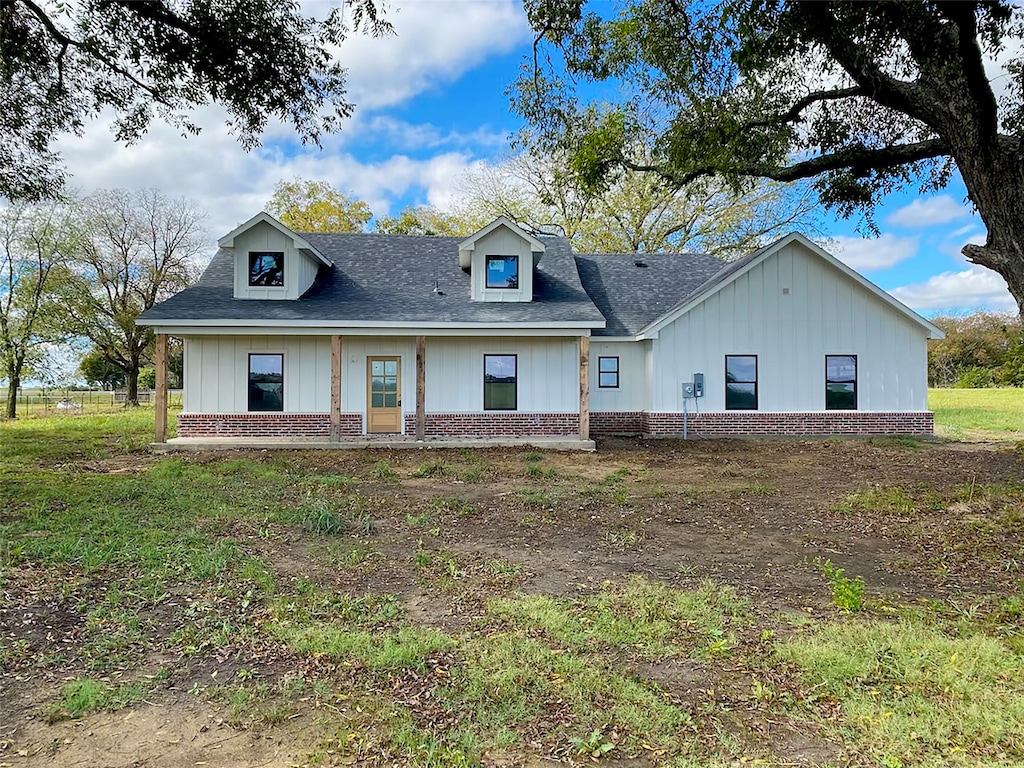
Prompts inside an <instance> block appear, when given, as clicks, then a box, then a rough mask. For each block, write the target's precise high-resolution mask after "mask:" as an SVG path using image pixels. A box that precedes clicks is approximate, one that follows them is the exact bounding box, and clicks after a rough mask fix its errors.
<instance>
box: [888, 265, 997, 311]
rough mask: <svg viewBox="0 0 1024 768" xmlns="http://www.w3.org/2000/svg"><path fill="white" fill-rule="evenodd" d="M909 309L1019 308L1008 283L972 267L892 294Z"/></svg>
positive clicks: (899, 289) (989, 272) (982, 268)
mask: <svg viewBox="0 0 1024 768" xmlns="http://www.w3.org/2000/svg"><path fill="white" fill-rule="evenodd" d="M889 293H891V294H892V295H893V296H895V297H896V298H897V299H899V300H900V301H902V302H903V303H904V304H906V305H907V306H908V307H910V308H912V309H915V310H918V311H919V312H920V311H927V310H939V309H941V310H974V309H989V310H998V311H1002V310H1007V311H1016V310H1017V304H1016V302H1015V301H1014V300H1013V296H1011V295H1010V292H1009V291H1008V290H1007V289H1006V281H1005V280H1003V278H1002V277H1000V276H999V275H998V274H996V273H995V272H993V271H992V270H990V269H985V267H979V266H977V265H971V267H970V268H969V269H965V270H963V271H961V272H943V273H941V274H938V275H934V276H932V277H929V278H928V279H927V280H925V281H924V282H923V283H915V284H913V285H904V286H901V287H899V288H894V289H893V290H891V291H889Z"/></svg>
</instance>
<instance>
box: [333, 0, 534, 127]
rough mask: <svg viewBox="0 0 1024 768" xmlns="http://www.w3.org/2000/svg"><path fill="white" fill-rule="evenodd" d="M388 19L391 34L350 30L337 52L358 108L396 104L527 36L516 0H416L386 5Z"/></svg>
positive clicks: (510, 48) (523, 15) (449, 79)
mask: <svg viewBox="0 0 1024 768" xmlns="http://www.w3.org/2000/svg"><path fill="white" fill-rule="evenodd" d="M387 19H388V21H390V22H391V24H392V26H394V29H395V34H394V35H391V36H388V37H383V38H373V37H367V36H366V35H353V36H351V37H349V39H347V40H346V41H345V42H344V43H343V44H342V45H341V47H340V48H339V49H338V51H337V56H338V60H339V61H340V62H341V63H342V64H343V65H344V66H345V67H346V68H347V69H348V91H349V97H350V99H351V100H352V101H353V102H354V103H355V104H356V106H357V108H361V109H375V108H380V107H385V106H391V105H395V104H399V103H401V102H403V101H405V100H407V99H409V98H410V97H412V96H415V95H417V94H419V93H423V92H424V91H428V90H430V89H432V88H437V87H439V86H442V85H444V84H446V83H450V82H452V81H454V80H456V79H457V78H459V77H460V76H461V75H463V74H464V73H466V72H467V71H469V70H470V69H472V68H473V67H475V66H477V65H478V64H480V63H482V62H483V61H484V60H485V59H486V58H488V57H489V56H493V55H500V54H505V53H509V52H510V51H513V50H515V49H516V48H518V47H519V46H521V45H522V44H523V43H525V42H527V41H528V40H529V39H530V28H529V24H528V23H527V21H526V13H525V12H524V11H523V6H522V3H520V2H517V1H515V0H491V2H472V3H471V2H465V1H464V0H417V1H416V2H405V3H400V4H396V5H395V6H391V7H389V9H388V12H387ZM495 87H497V88H504V84H500V85H498V84H496V85H495ZM465 108H466V109H467V110H471V109H472V108H473V105H472V104H471V103H470V104H466V105H465Z"/></svg>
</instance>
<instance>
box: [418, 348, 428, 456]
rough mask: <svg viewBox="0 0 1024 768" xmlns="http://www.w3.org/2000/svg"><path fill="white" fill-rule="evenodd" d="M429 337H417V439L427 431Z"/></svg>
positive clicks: (421, 437)
mask: <svg viewBox="0 0 1024 768" xmlns="http://www.w3.org/2000/svg"><path fill="white" fill-rule="evenodd" d="M426 383H427V339H426V337H425V336H417V337H416V439H417V440H423V439H424V436H425V435H426V432H427V401H426V392H425V388H426Z"/></svg>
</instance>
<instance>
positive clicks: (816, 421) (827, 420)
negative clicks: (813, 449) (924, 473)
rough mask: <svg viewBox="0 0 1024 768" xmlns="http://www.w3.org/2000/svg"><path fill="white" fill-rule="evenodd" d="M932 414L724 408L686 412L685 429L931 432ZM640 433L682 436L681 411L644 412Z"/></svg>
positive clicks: (711, 433) (710, 432)
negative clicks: (762, 411)
mask: <svg viewBox="0 0 1024 768" xmlns="http://www.w3.org/2000/svg"><path fill="white" fill-rule="evenodd" d="M934 426H935V424H934V415H933V414H932V413H931V412H930V411H924V412H907V411H902V412H887V413H872V412H868V411H820V412H809V413H761V412H758V411H727V412H725V413H699V414H690V415H689V416H688V418H687V428H688V429H689V431H691V432H693V433H694V434H695V435H702V436H707V437H727V436H730V435H737V436H738V435H751V436H756V435H932V434H933V433H934ZM643 432H644V434H648V435H682V434H683V414H682V413H675V412H671V413H654V412H650V411H647V412H644V414H643Z"/></svg>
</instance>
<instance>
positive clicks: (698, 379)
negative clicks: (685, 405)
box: [693, 373, 704, 397]
mask: <svg viewBox="0 0 1024 768" xmlns="http://www.w3.org/2000/svg"><path fill="white" fill-rule="evenodd" d="M693 396H694V397H704V374H703V373H695V374H693Z"/></svg>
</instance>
